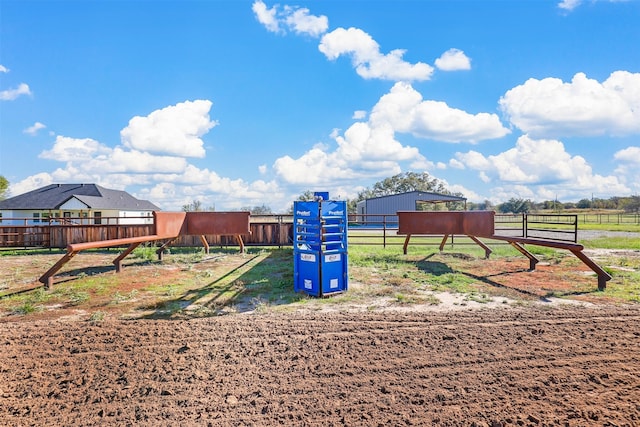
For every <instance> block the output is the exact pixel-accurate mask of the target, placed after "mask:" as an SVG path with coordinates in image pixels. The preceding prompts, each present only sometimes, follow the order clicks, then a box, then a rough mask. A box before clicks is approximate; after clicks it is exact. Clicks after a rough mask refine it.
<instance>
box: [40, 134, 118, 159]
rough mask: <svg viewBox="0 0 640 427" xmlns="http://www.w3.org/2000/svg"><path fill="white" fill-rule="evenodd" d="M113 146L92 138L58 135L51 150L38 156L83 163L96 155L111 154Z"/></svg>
mask: <svg viewBox="0 0 640 427" xmlns="http://www.w3.org/2000/svg"><path fill="white" fill-rule="evenodd" d="M111 151H112V150H111V148H109V147H107V146H106V145H103V144H101V143H99V142H98V141H96V140H94V139H91V138H81V139H80V138H69V137H66V136H61V135H58V136H57V137H56V140H55V142H54V144H53V148H51V150H45V151H43V152H42V153H40V155H39V156H38V157H40V158H42V159H49V160H56V161H59V162H78V163H83V162H86V161H89V160H91V159H92V158H93V157H95V156H99V155H109V154H110V153H111Z"/></svg>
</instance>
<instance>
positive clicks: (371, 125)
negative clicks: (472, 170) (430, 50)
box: [273, 83, 509, 185]
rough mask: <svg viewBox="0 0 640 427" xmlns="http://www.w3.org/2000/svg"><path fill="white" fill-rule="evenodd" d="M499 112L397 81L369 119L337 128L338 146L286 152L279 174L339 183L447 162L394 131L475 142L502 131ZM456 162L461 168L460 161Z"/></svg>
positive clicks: (304, 180)
mask: <svg viewBox="0 0 640 427" xmlns="http://www.w3.org/2000/svg"><path fill="white" fill-rule="evenodd" d="M508 132H509V131H508V130H507V129H505V128H504V127H502V125H501V124H500V121H499V119H498V117H497V116H496V115H490V114H486V113H481V114H478V115H471V114H468V113H465V112H463V111H461V110H456V109H453V108H449V107H447V106H446V104H444V103H436V102H434V101H423V100H422V96H421V95H420V94H419V93H418V92H417V91H415V90H414V89H413V88H412V87H411V86H410V85H409V84H407V83H396V84H395V85H394V86H393V88H392V89H391V91H390V92H389V93H388V94H385V95H384V96H382V97H381V98H380V100H379V101H378V103H377V104H376V105H375V106H374V107H373V109H372V111H371V114H370V115H369V120H368V121H366V122H362V121H358V122H355V123H353V124H352V125H351V126H350V127H349V128H348V129H347V130H346V131H345V132H344V134H340V132H339V130H337V129H334V130H333V132H332V133H331V138H333V139H334V140H335V142H336V143H337V148H335V149H334V150H331V149H330V147H328V146H326V145H323V144H317V145H316V146H315V147H313V148H312V149H311V150H309V151H308V152H306V153H304V154H303V155H301V156H300V157H298V158H293V157H291V156H285V157H281V158H279V159H277V160H276V161H275V162H274V164H273V170H274V172H275V173H276V175H277V176H278V177H279V178H280V179H282V180H283V181H284V182H286V183H288V184H296V185H303V184H304V185H320V184H322V185H328V184H332V185H335V184H336V183H339V182H344V181H346V180H354V179H358V178H366V179H371V178H375V177H388V176H392V175H394V174H397V173H399V172H401V171H402V167H401V163H403V162H407V163H408V164H409V167H410V168H411V169H413V170H429V169H432V168H435V167H446V165H444V164H438V165H436V164H435V163H433V162H431V161H429V160H428V159H426V158H425V157H424V156H423V155H422V154H420V151H419V150H418V148H416V147H412V146H408V145H403V144H402V143H400V142H399V141H398V140H397V139H396V133H405V134H406V133H410V134H413V135H414V136H416V137H419V138H431V139H437V140H440V141H447V142H460V141H466V142H477V141H480V140H482V139H488V138H497V137H501V136H504V135H505V134H507V133H508ZM452 167H463V164H462V162H458V163H455V162H454V163H452Z"/></svg>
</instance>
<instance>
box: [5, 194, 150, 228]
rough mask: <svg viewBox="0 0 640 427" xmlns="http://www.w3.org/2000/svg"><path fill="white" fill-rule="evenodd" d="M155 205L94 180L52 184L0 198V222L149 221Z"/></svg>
mask: <svg viewBox="0 0 640 427" xmlns="http://www.w3.org/2000/svg"><path fill="white" fill-rule="evenodd" d="M157 210H160V209H159V208H158V207H157V206H156V205H154V204H153V203H151V202H149V201H147V200H140V199H136V198H135V197H133V196H132V195H131V194H129V193H127V192H126V191H120V190H111V189H108V188H104V187H101V186H99V185H96V184H51V185H47V186H46V187H42V188H38V189H36V190H32V191H29V192H27V193H24V194H20V195H18V196H15V197H10V198H8V199H5V200H2V201H0V223H1V224H4V225H31V224H38V225H43V224H52V223H53V224H60V223H62V224H151V223H153V211H157Z"/></svg>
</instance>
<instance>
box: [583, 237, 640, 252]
mask: <svg viewBox="0 0 640 427" xmlns="http://www.w3.org/2000/svg"><path fill="white" fill-rule="evenodd" d="M580 243H581V244H582V245H583V246H584V247H585V248H590V249H629V250H640V239H638V238H637V237H603V238H598V239H591V240H584V241H581V242H580Z"/></svg>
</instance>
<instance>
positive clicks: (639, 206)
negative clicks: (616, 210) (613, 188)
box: [623, 196, 640, 213]
mask: <svg viewBox="0 0 640 427" xmlns="http://www.w3.org/2000/svg"><path fill="white" fill-rule="evenodd" d="M627 199H628V200H627V201H626V202H625V203H624V207H623V209H624V211H625V212H627V213H640V196H631V197H629V198H627Z"/></svg>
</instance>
